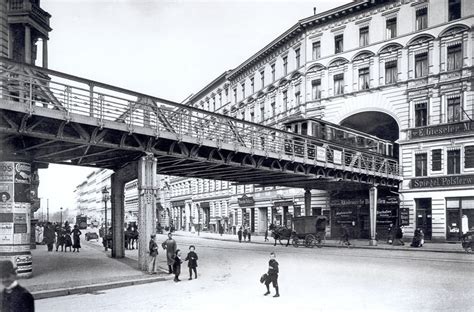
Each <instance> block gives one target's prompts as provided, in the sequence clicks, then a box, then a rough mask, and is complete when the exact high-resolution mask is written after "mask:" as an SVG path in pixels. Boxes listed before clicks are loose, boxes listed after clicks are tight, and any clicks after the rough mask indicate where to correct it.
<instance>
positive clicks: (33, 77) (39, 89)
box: [0, 58, 399, 177]
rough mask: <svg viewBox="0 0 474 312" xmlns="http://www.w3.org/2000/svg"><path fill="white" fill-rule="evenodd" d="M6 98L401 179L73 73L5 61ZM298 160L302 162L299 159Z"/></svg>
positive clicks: (389, 162)
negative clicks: (73, 74)
mask: <svg viewBox="0 0 474 312" xmlns="http://www.w3.org/2000/svg"><path fill="white" fill-rule="evenodd" d="M0 64H2V66H0V81H1V82H0V87H1V89H2V98H3V99H4V100H8V101H10V102H15V103H20V104H23V105H24V106H25V107H27V109H28V110H29V112H30V113H31V114H33V113H34V111H35V108H36V107H38V106H39V107H43V108H48V109H51V110H56V111H60V112H61V113H63V114H64V118H65V119H72V118H73V117H74V116H76V115H82V116H88V117H90V118H93V119H94V120H96V122H97V125H98V126H102V125H104V123H106V122H116V123H122V124H125V125H126V126H127V129H128V130H129V131H130V132H131V133H132V132H135V131H137V130H138V128H147V129H152V130H153V132H154V134H155V135H156V136H160V135H161V134H163V133H168V134H173V135H175V136H176V139H177V140H185V139H186V138H192V139H193V140H194V141H195V142H197V143H203V142H204V141H205V140H208V141H212V142H215V144H217V146H222V145H223V144H231V145H232V146H233V148H234V149H235V150H238V149H242V148H248V149H250V153H257V152H260V153H262V152H263V153H265V154H270V153H276V154H278V155H280V157H286V158H290V159H292V160H295V161H301V160H299V159H301V158H302V161H303V162H305V163H315V164H316V163H319V164H321V163H324V164H326V165H328V164H330V165H333V166H334V167H337V168H342V169H344V170H348V171H359V172H360V171H362V172H366V173H367V174H375V175H380V176H387V175H391V176H395V177H397V176H399V166H398V162H397V161H396V160H394V159H393V158H387V157H384V156H383V155H380V154H375V153H370V152H366V151H360V150H357V149H354V148H351V147H346V146H344V145H341V144H338V143H335V142H334V144H332V143H330V144H328V142H327V141H321V140H318V139H317V138H313V137H308V136H304V135H298V134H295V133H291V132H287V131H284V130H280V129H276V128H271V127H267V126H263V125H259V124H255V123H251V122H248V121H245V120H239V119H236V118H232V117H228V116H224V115H220V114H216V113H213V112H208V111H205V110H201V109H198V108H195V107H191V106H187V105H183V104H179V103H175V102H171V101H168V100H164V99H160V98H157V97H153V96H149V95H146V94H142V93H138V92H133V91H130V90H126V89H122V88H118V87H115V86H111V85H107V84H104V83H100V82H96V81H92V80H88V79H84V78H80V77H76V76H72V75H69V74H65V73H61V72H57V71H53V70H47V69H43V68H40V67H35V66H29V65H25V64H20V63H16V62H12V61H10V60H9V59H5V58H0ZM298 158H299V159H298Z"/></svg>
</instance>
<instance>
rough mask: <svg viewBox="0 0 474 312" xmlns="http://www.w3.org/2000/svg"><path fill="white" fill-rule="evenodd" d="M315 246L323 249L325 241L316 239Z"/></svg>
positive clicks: (319, 238)
mask: <svg viewBox="0 0 474 312" xmlns="http://www.w3.org/2000/svg"><path fill="white" fill-rule="evenodd" d="M314 244H315V245H316V247H318V248H321V247H323V241H322V239H321V237H319V236H318V237H316V239H315V240H314Z"/></svg>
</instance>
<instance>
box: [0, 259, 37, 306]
mask: <svg viewBox="0 0 474 312" xmlns="http://www.w3.org/2000/svg"><path fill="white" fill-rule="evenodd" d="M0 279H1V280H2V285H3V287H4V289H3V292H2V301H1V306H0V311H5V312H34V311H35V301H34V298H33V296H32V295H31V294H30V292H29V291H28V290H26V289H25V288H23V287H21V286H20V285H19V284H18V281H17V275H16V270H15V268H14V267H13V263H12V262H11V261H9V260H2V261H0Z"/></svg>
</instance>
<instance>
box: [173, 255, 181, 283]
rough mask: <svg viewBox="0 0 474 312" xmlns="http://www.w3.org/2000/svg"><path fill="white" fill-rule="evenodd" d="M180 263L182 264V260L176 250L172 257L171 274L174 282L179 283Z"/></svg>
mask: <svg viewBox="0 0 474 312" xmlns="http://www.w3.org/2000/svg"><path fill="white" fill-rule="evenodd" d="M181 263H183V260H181V251H180V250H179V249H176V254H175V256H174V261H173V272H174V281H175V282H181V280H180V279H179V275H180V274H181Z"/></svg>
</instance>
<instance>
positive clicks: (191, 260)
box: [184, 245, 198, 280]
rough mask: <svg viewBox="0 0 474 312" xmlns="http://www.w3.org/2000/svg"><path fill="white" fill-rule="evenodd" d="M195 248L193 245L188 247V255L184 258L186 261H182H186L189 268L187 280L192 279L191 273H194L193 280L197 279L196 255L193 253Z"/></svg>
mask: <svg viewBox="0 0 474 312" xmlns="http://www.w3.org/2000/svg"><path fill="white" fill-rule="evenodd" d="M195 250H196V247H194V245H191V246H189V252H188V255H187V256H186V259H184V261H188V268H189V280H192V279H193V272H194V278H195V279H196V278H198V275H197V269H196V268H197V266H198V265H197V260H198V255H197V254H196V252H195Z"/></svg>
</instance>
